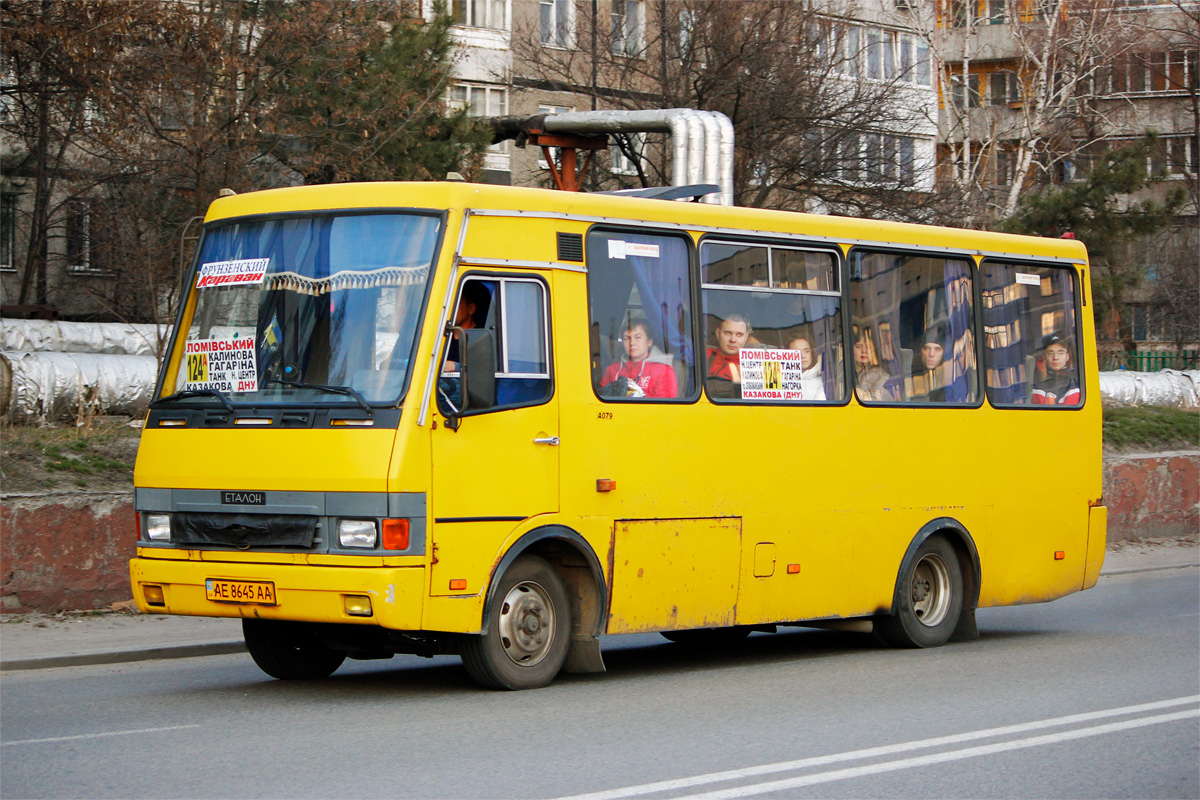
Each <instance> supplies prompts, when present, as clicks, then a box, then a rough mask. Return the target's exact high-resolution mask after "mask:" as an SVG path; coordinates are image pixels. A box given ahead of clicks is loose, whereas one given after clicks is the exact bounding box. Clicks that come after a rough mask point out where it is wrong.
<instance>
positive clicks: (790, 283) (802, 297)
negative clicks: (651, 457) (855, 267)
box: [700, 239, 845, 403]
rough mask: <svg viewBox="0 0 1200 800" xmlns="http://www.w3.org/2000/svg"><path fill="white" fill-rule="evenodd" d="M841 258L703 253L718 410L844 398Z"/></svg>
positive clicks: (728, 250)
mask: <svg viewBox="0 0 1200 800" xmlns="http://www.w3.org/2000/svg"><path fill="white" fill-rule="evenodd" d="M838 264H839V262H838V258H837V256H836V255H835V254H834V253H833V252H832V251H829V250H806V249H802V248H800V247H797V246H795V245H792V244H791V243H772V244H767V243H760V242H744V241H719V240H715V239H712V240H708V239H706V240H705V241H704V242H703V243H702V244H701V247H700V270H701V276H702V280H703V284H702V285H703V298H704V329H705V335H706V337H707V340H706V342H707V348H706V351H705V356H706V364H705V366H706V368H707V369H706V373H705V374H706V380H705V389H706V390H707V392H708V395H709V397H710V398H712V399H714V400H717V401H718V402H724V401H740V402H751V403H779V402H785V403H809V402H817V403H819V402H823V401H839V400H841V399H842V398H843V397H844V396H845V385H844V383H845V382H844V379H843V372H842V334H841V324H842V323H841V319H842V318H841V293H840V292H839V291H838Z"/></svg>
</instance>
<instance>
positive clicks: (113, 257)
mask: <svg viewBox="0 0 1200 800" xmlns="http://www.w3.org/2000/svg"><path fill="white" fill-rule="evenodd" d="M5 11H6V24H5V26H4V36H5V41H4V44H5V52H4V56H3V58H4V65H5V72H6V73H10V74H12V75H14V80H13V82H12V84H11V85H6V86H5V99H6V101H8V100H11V105H12V108H11V112H10V113H9V114H8V115H7V116H6V117H5V119H4V121H3V124H4V131H5V133H7V134H9V135H11V136H14V137H16V138H17V140H18V141H19V142H20V143H21V144H22V145H23V147H22V148H18V149H20V150H22V151H23V153H24V154H25V155H23V156H22V157H21V160H20V162H19V163H16V164H14V165H12V167H13V168H14V169H15V170H17V171H20V172H24V173H27V174H31V175H33V176H34V177H35V191H34V192H33V195H34V199H33V204H32V207H33V210H32V213H31V216H30V224H29V229H30V231H31V236H30V245H29V250H28V252H29V255H28V258H27V263H26V267H25V274H24V277H23V283H22V291H21V302H25V300H26V297H27V296H28V295H29V290H28V287H29V285H30V283H31V281H33V280H34V279H33V276H35V275H41V276H44V275H45V265H46V261H47V255H48V254H47V247H46V241H47V238H48V236H49V234H48V233H47V232H48V231H50V230H52V229H53V226H54V225H55V224H57V222H56V218H57V219H59V220H61V218H62V216H63V215H62V214H61V212H59V213H56V209H55V207H54V206H55V204H56V203H57V204H60V205H61V204H62V202H63V201H64V200H65V199H72V198H74V199H80V198H82V199H86V201H87V204H88V206H87V207H88V213H89V215H90V221H91V223H92V225H91V228H92V231H93V236H92V239H91V241H90V243H89V244H90V247H91V250H92V252H93V255H94V256H95V258H96V261H97V263H101V264H103V265H104V266H105V268H106V270H107V271H106V273H105V276H106V277H105V278H104V279H103V280H98V281H95V282H93V283H91V284H87V285H89V286H92V287H93V288H94V294H95V296H94V297H93V300H94V301H95V303H98V304H99V305H100V306H101V307H102V308H104V309H105V312H104V313H105V315H106V316H110V317H116V318H128V319H136V320H144V319H154V318H158V317H161V316H162V314H163V313H164V312H165V313H169V311H170V309H169V307H170V306H171V305H172V302H171V301H172V299H173V292H174V290H175V289H176V287H177V283H178V269H179V262H180V249H181V240H180V237H181V233H182V232H183V231H184V230H185V229H186V227H187V225H188V223H189V221H191V220H194V219H195V218H196V217H198V216H199V215H202V214H203V213H204V210H205V208H206V207H207V206H208V204H209V203H210V202H211V201H212V200H213V199H214V198H215V197H216V196H217V194H218V191H219V190H220V189H222V188H225V187H228V188H230V189H233V190H235V191H238V192H242V191H248V190H254V189H261V188H269V187H275V186H286V185H295V184H300V183H321V182H330V181H335V180H352V179H382V178H389V179H405V178H426V177H430V176H438V177H440V176H441V175H444V174H445V172H447V171H449V170H453V169H458V170H462V171H466V172H470V170H471V169H472V167H473V166H475V165H476V162H477V161H478V156H477V154H478V153H479V152H480V151H481V150H482V149H483V147H484V145H485V142H484V135H483V134H482V133H477V132H475V131H474V130H473V129H472V128H471V127H470V125H469V122H468V120H467V119H466V116H465V113H463V112H449V111H448V110H447V108H446V104H445V95H446V91H447V87H448V85H449V82H450V79H451V74H452V64H451V60H450V55H449V53H450V48H451V41H450V37H449V33H448V29H449V24H450V23H449V20H448V19H447V18H445V17H439V18H437V19H435V20H433V21H432V22H430V23H428V24H410V23H411V22H412V20H411V19H408V18H406V17H405V6H404V4H399V3H393V2H386V1H383V0H381V1H380V2H361V3H345V2H340V1H339V0H310V2H305V3H260V2H246V1H244V0H192V1H191V2H146V3H108V2H63V0H28V1H27V2H11V3H6V4H5ZM421 22H422V23H423V22H424V21H423V20H421ZM6 166H9V165H6ZM191 241H194V240H191ZM40 280H41V281H42V283H43V284H44V278H41V279H40ZM34 286H35V287H36V288H38V289H39V292H38V295H37V296H38V298H39V300H40V301H42V302H44V301H45V299H46V292H45V290H44V288H43V286H42V285H39V284H38V283H37V282H35V283H34Z"/></svg>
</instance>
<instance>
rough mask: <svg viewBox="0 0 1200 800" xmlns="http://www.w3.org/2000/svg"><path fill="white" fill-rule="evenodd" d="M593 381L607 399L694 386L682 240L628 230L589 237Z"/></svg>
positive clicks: (681, 393) (684, 393) (674, 395)
mask: <svg viewBox="0 0 1200 800" xmlns="http://www.w3.org/2000/svg"><path fill="white" fill-rule="evenodd" d="M587 259H588V312H589V315H590V319H589V321H588V324H589V331H588V339H589V342H590V348H591V353H590V359H591V365H590V366H591V374H592V388H593V389H594V391H595V392H596V395H597V396H598V397H600V398H602V399H604V400H608V401H630V402H643V403H644V402H653V401H656V400H658V401H662V400H675V399H679V398H686V397H690V396H692V395H693V394H694V393H695V369H694V365H695V358H696V357H695V353H696V348H695V344H694V342H693V341H692V308H691V274H690V260H689V248H688V244H687V240H686V239H684V238H682V237H679V236H664V235H658V234H651V233H645V232H641V231H639V232H633V231H592V232H591V233H589V234H588V239H587Z"/></svg>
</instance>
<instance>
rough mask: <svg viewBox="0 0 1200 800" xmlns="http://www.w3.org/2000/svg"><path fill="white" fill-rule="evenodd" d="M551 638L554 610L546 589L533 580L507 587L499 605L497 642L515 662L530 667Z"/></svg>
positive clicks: (544, 652) (536, 660) (545, 648)
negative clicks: (502, 600)
mask: <svg viewBox="0 0 1200 800" xmlns="http://www.w3.org/2000/svg"><path fill="white" fill-rule="evenodd" d="M553 640H554V611H553V609H552V607H551V605H550V601H549V599H548V597H547V595H546V590H545V589H543V588H542V587H541V586H539V585H538V584H536V583H533V582H532V581H526V582H524V583H519V584H517V585H516V586H514V587H513V588H512V589H511V590H509V592H508V594H507V595H505V597H504V602H503V603H502V604H501V606H500V643H501V644H502V645H503V646H504V652H505V654H507V655H508V657H509V659H511V660H512V662H513V663H514V664H520V665H522V666H533V665H534V664H536V663H538V662H539V661H541V660H542V659H543V658H545V657H546V653H548V652H549V651H550V644H551V642H552V641H553Z"/></svg>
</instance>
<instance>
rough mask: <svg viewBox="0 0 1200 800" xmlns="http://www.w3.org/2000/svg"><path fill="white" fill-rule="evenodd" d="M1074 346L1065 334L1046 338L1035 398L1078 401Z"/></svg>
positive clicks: (1053, 402) (1050, 403)
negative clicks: (1072, 355) (1073, 356)
mask: <svg viewBox="0 0 1200 800" xmlns="http://www.w3.org/2000/svg"><path fill="white" fill-rule="evenodd" d="M1074 349H1075V348H1074V346H1073V344H1072V342H1071V340H1070V339H1068V338H1067V337H1065V336H1063V335H1062V334H1057V333H1056V334H1054V335H1052V336H1049V337H1047V338H1046V342H1045V344H1043V346H1042V363H1041V366H1040V367H1039V368H1038V379H1037V380H1036V381H1034V383H1033V397H1032V401H1033V403H1034V404H1035V405H1042V406H1053V405H1060V406H1075V405H1079V401H1080V399H1081V397H1082V394H1081V393H1080V391H1079V376H1078V375H1077V374H1076V373H1075V365H1074V364H1072V363H1071V353H1072V352H1073V351H1074Z"/></svg>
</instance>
